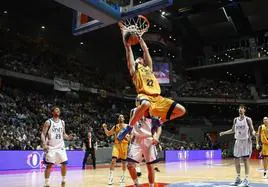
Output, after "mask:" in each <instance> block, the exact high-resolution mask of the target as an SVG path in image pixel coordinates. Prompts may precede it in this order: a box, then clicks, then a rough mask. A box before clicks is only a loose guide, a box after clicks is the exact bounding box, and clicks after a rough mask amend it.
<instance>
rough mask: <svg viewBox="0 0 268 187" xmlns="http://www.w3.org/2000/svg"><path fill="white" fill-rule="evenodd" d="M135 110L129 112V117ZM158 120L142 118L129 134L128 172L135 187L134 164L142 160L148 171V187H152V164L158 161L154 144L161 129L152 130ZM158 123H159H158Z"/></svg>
mask: <svg viewBox="0 0 268 187" xmlns="http://www.w3.org/2000/svg"><path fill="white" fill-rule="evenodd" d="M135 110H136V108H135V109H132V110H131V114H130V116H132V115H133V113H134V112H135ZM155 120H158V119H156V118H151V117H142V118H141V120H139V122H138V124H137V125H135V126H134V128H133V130H132V134H131V137H132V138H131V143H130V145H129V150H128V158H127V160H128V170H129V173H130V175H131V178H132V180H133V182H134V184H135V186H139V182H138V177H137V171H136V169H135V163H140V162H142V160H143V159H144V160H145V162H146V165H147V170H148V180H149V186H150V187H153V186H154V178H155V173H154V167H153V164H154V163H156V162H157V161H158V159H157V150H156V144H158V142H159V137H160V134H161V131H162V129H161V127H158V128H156V129H155V130H154V128H153V127H154V126H153V124H154V121H155ZM158 123H159V122H158Z"/></svg>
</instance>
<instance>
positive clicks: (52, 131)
mask: <svg viewBox="0 0 268 187" xmlns="http://www.w3.org/2000/svg"><path fill="white" fill-rule="evenodd" d="M51 112H52V115H53V117H52V118H50V119H48V120H47V121H46V122H45V124H44V126H43V130H42V134H41V140H42V144H43V149H44V152H45V154H44V163H45V164H46V165H47V166H46V170H45V186H49V184H48V180H49V176H50V171H51V167H52V165H53V164H61V174H62V184H65V176H66V169H67V167H66V164H67V160H68V159H67V154H66V150H65V145H64V138H65V139H67V140H70V139H72V137H71V136H68V135H67V134H66V133H65V123H64V121H63V120H61V119H60V118H59V116H60V109H59V108H58V107H53V108H52V111H51Z"/></svg>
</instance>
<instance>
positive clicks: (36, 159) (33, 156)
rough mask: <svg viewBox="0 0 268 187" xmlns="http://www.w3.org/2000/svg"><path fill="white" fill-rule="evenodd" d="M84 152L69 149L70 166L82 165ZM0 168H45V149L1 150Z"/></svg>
mask: <svg viewBox="0 0 268 187" xmlns="http://www.w3.org/2000/svg"><path fill="white" fill-rule="evenodd" d="M83 156H84V152H83V151H67V157H68V166H70V167H82V161H83ZM0 158H1V159H0V170H12V169H40V168H43V167H44V165H43V158H44V152H43V151H0Z"/></svg>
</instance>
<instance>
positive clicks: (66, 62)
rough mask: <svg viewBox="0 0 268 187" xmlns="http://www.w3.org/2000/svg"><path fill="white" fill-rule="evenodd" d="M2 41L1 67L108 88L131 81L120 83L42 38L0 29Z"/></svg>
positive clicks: (109, 89) (0, 49)
mask: <svg viewBox="0 0 268 187" xmlns="http://www.w3.org/2000/svg"><path fill="white" fill-rule="evenodd" d="M0 40H1V45H0V68H3V69H7V70H11V71H14V72H19V73H25V74H29V75H34V76H38V77H43V78H48V79H54V78H55V77H58V78H63V79H66V80H70V81H75V82H79V83H82V84H83V85H84V86H86V87H94V88H100V89H101V88H102V89H104V88H105V89H106V90H108V91H111V90H112V91H115V88H122V87H124V86H126V85H127V83H129V82H128V81H126V80H125V79H121V80H120V82H118V80H115V79H113V78H108V77H107V76H106V74H105V71H100V69H98V68H95V67H91V66H90V65H88V64H85V63H82V62H81V60H80V59H79V58H78V57H76V55H75V54H66V53H64V51H62V50H61V49H59V48H57V47H55V46H53V45H51V44H49V43H47V42H46V40H44V39H43V38H33V37H28V36H24V35H22V34H19V33H16V34H15V33H11V32H7V31H6V30H3V29H0ZM63 67H64V68H63ZM115 85H120V86H118V87H116V86H115Z"/></svg>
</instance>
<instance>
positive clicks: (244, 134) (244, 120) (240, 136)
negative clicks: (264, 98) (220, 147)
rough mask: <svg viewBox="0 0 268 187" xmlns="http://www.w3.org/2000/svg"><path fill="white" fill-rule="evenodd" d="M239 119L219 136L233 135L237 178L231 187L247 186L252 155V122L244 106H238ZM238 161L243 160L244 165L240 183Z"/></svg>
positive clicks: (253, 131)
mask: <svg viewBox="0 0 268 187" xmlns="http://www.w3.org/2000/svg"><path fill="white" fill-rule="evenodd" d="M238 111H239V117H236V118H234V121H233V127H232V129H230V130H228V131H224V132H221V133H220V136H223V135H226V134H232V133H234V134H235V139H236V140H235V145H234V157H235V168H236V173H237V177H236V179H235V182H234V183H233V185H235V186H240V187H246V186H248V185H249V181H248V175H249V158H250V156H251V153H252V140H251V138H252V136H255V135H256V132H255V130H254V127H253V124H252V120H251V118H250V117H248V116H245V112H246V107H245V106H244V105H240V106H239V110H238ZM240 159H242V160H243V162H244V165H245V175H246V176H245V179H244V180H243V181H241V178H240V170H241V166H240Z"/></svg>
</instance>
